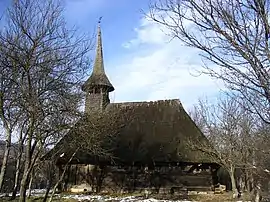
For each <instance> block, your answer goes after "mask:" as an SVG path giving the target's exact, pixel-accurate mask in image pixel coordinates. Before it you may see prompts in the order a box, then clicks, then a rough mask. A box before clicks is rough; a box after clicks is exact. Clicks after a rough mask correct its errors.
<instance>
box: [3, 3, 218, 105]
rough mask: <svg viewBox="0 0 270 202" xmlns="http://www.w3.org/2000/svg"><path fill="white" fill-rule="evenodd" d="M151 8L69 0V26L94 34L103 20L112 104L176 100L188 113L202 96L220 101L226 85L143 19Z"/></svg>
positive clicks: (193, 55)
mask: <svg viewBox="0 0 270 202" xmlns="http://www.w3.org/2000/svg"><path fill="white" fill-rule="evenodd" d="M6 1H7V0H6ZM4 2H5V1H4V0H0V10H1V9H2V8H3V7H5V5H4V4H5V3H4ZM147 9H148V0H136V1H133V0H66V10H65V16H66V19H67V22H68V24H69V25H70V26H72V25H76V26H77V27H78V28H79V30H80V31H82V32H86V33H88V34H90V35H92V34H93V33H94V31H95V30H96V25H97V21H98V19H99V17H100V16H103V19H102V24H101V28H102V40H103V52H104V61H105V69H106V73H107V75H108V77H109V79H110V80H111V83H112V84H113V85H114V87H115V91H114V92H113V93H112V94H111V96H110V97H111V101H112V102H124V101H145V100H147V101H150V100H163V99H171V98H174V99H175V98H176V99H180V100H181V102H182V104H183V105H184V107H185V108H186V109H188V108H190V107H192V105H194V104H196V103H197V101H198V99H199V98H201V97H206V96H207V97H208V98H209V99H212V98H213V99H215V97H216V96H217V94H218V93H219V89H220V87H221V84H220V83H217V82H216V81H213V80H211V79H210V78H209V77H207V76H205V75H200V74H199V73H198V71H200V70H201V68H202V67H201V65H202V62H201V60H200V58H199V56H198V52H197V51H196V50H194V49H191V48H187V47H185V46H183V45H182V44H181V42H179V41H177V40H173V41H170V38H169V37H168V35H166V29H165V28H163V27H161V26H160V25H157V24H155V23H154V22H151V21H149V20H148V19H146V18H145V17H144V16H143V14H142V12H141V10H144V11H145V12H147ZM169 41H170V42H169ZM93 53H94V52H93Z"/></svg>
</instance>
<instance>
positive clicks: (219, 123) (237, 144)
mask: <svg viewBox="0 0 270 202" xmlns="http://www.w3.org/2000/svg"><path fill="white" fill-rule="evenodd" d="M241 102H243V101H241V100H237V98H233V99H232V98H231V97H225V98H224V97H223V98H221V99H220V100H219V102H218V103H217V104H210V103H208V102H207V101H202V100H200V101H199V104H198V105H197V106H195V107H194V110H193V111H192V112H191V116H192V117H193V120H194V121H195V122H196V123H197V125H198V126H199V127H200V129H201V130H202V132H203V133H204V134H205V135H206V136H207V137H208V139H209V140H210V142H211V144H212V145H213V147H210V146H208V145H202V144H200V142H198V144H197V145H191V147H192V148H193V149H198V150H201V151H202V152H204V153H206V154H207V155H208V156H209V158H211V159H212V160H213V161H215V162H217V163H219V164H220V165H222V167H223V168H225V170H227V171H228V173H229V175H230V179H231V185H232V190H233V194H234V196H236V195H237V194H238V191H243V190H246V191H252V192H254V191H256V192H257V193H258V187H260V186H261V185H260V184H261V179H263V178H265V177H266V176H265V174H266V173H267V172H269V171H268V170H267V169H266V168H267V166H266V165H267V161H268V160H267V159H269V157H268V156H269V148H268V146H266V145H268V144H269V141H268V138H266V137H267V136H266V135H265V133H267V132H266V131H269V129H267V128H268V127H266V128H265V125H266V126H267V125H268V124H266V123H265V122H262V121H261V122H262V125H263V126H264V127H262V126H260V124H261V123H260V120H261V119H258V117H257V116H254V115H253V114H252V113H250V112H249V111H246V110H245V108H244V107H243V105H244V103H241ZM258 123H260V124H258ZM236 170H238V171H240V172H238V174H236V173H235V171H236ZM266 179H267V178H266ZM237 189H238V190H237Z"/></svg>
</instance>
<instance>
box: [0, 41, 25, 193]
mask: <svg viewBox="0 0 270 202" xmlns="http://www.w3.org/2000/svg"><path fill="white" fill-rule="evenodd" d="M2 50H3V44H2V45H1V43H0V52H1V54H0V56H1V57H5V56H4V54H2V53H3V51H2ZM0 71H1V75H0V123H1V125H2V126H3V129H4V130H3V131H4V136H5V143H6V144H5V150H4V155H3V161H2V166H1V172H0V192H1V189H2V187H3V182H4V176H5V173H6V169H7V163H8V158H9V152H10V147H11V136H12V133H13V132H14V131H15V129H16V126H17V123H18V122H19V119H20V116H21V110H20V109H19V108H18V107H17V105H16V102H17V100H16V97H17V96H16V91H15V89H16V87H15V83H14V81H13V79H16V78H15V77H16V75H14V74H13V72H12V70H11V69H10V68H7V60H6V59H5V58H3V59H2V60H1V61H0ZM11 89H13V90H11ZM12 97H13V99H12Z"/></svg>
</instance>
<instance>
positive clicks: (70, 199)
mask: <svg viewBox="0 0 270 202" xmlns="http://www.w3.org/2000/svg"><path fill="white" fill-rule="evenodd" d="M0 197H1V196H0ZM42 200H43V198H42V194H41V192H39V193H35V191H34V192H33V196H32V197H31V198H29V199H28V200H27V202H42ZM0 201H1V202H7V201H8V198H7V197H3V196H2V197H1V198H0ZM16 201H17V199H16V200H14V202H16ZM53 201H54V202H105V201H106V202H173V201H174V202H191V201H198V202H199V201H203V202H219V201H220V202H224V201H227V202H232V201H238V202H240V201H241V202H242V201H243V202H244V201H245V202H247V201H251V199H250V197H248V196H245V195H244V196H243V197H242V198H241V199H236V200H232V198H231V193H229V192H227V193H224V194H219V195H217V194H216V195H209V194H208V195H206V194H205V195H196V196H188V198H181V196H171V195H167V196H164V195H163V196H161V195H151V196H149V198H147V199H146V198H145V197H144V196H142V195H138V194H137V195H121V196H119V195H87V194H80V195H78V194H68V193H66V194H62V195H56V196H55V199H54V200H53Z"/></svg>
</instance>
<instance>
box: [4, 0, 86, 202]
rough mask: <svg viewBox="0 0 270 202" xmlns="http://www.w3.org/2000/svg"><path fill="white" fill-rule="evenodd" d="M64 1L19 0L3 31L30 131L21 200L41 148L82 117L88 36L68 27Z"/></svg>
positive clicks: (18, 99) (17, 96) (15, 89)
mask: <svg viewBox="0 0 270 202" xmlns="http://www.w3.org/2000/svg"><path fill="white" fill-rule="evenodd" d="M62 11H63V6H62V5H61V1H54V0H48V1H41V0H33V1H29V0H16V1H14V2H13V4H12V6H11V7H10V8H9V9H8V12H7V16H6V18H7V26H6V27H5V28H4V31H3V33H1V35H0V41H1V44H2V48H1V55H2V56H3V57H1V59H2V58H5V60H6V63H7V64H8V65H7V66H6V68H8V69H10V72H12V77H9V78H5V80H4V81H5V82H6V81H13V82H14V83H15V84H14V87H12V88H10V89H9V90H10V91H11V92H14V96H12V97H11V98H12V99H13V100H16V107H17V108H19V109H20V110H22V111H23V116H24V118H23V120H24V121H25V125H24V127H25V129H24V130H23V133H24V135H26V139H25V141H26V142H24V144H25V161H24V169H23V175H22V180H21V185H20V201H25V193H26V188H27V185H28V183H29V177H30V173H31V171H32V169H33V167H34V165H35V162H36V160H37V159H38V158H39V157H40V152H41V151H42V150H43V149H44V146H45V145H47V144H48V141H50V140H51V139H52V137H53V139H54V138H57V136H58V135H61V134H63V131H64V130H66V129H68V128H69V127H70V126H71V125H72V123H73V122H74V121H75V120H76V119H77V118H78V117H79V116H80V112H79V107H80V104H81V103H80V102H81V92H80V91H79V90H78V89H79V88H78V87H79V86H80V85H81V81H82V79H83V77H84V76H85V75H84V73H85V70H86V69H87V68H88V67H89V60H88V59H87V57H86V56H87V53H88V51H89V50H90V43H89V42H90V40H87V39H86V38H85V37H84V36H79V35H77V32H76V31H74V30H68V28H67V26H66V23H65V20H64V18H63V12H62Z"/></svg>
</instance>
